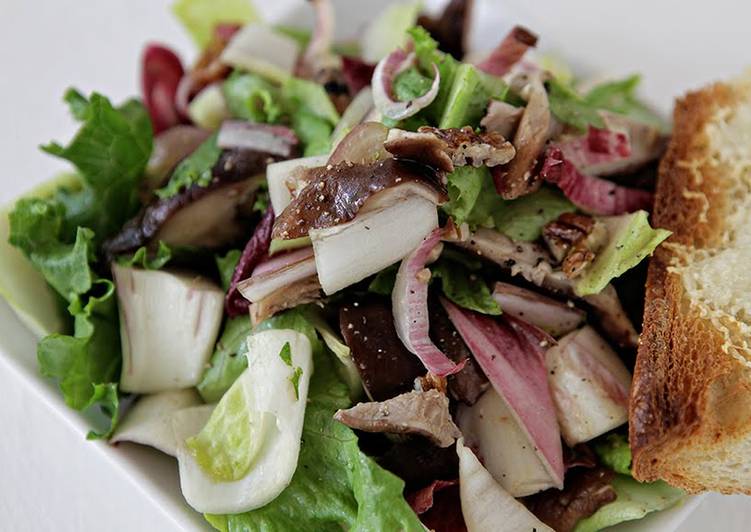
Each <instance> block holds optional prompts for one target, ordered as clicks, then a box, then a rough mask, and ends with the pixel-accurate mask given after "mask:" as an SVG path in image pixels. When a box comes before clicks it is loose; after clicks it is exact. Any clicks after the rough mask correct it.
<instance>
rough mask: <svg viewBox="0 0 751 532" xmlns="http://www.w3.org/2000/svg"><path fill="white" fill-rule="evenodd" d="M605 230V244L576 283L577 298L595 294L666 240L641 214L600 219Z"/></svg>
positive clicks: (645, 214)
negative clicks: (606, 230)
mask: <svg viewBox="0 0 751 532" xmlns="http://www.w3.org/2000/svg"><path fill="white" fill-rule="evenodd" d="M603 221H604V223H605V225H606V226H607V228H608V243H607V244H606V245H605V247H604V248H603V249H602V250H600V251H599V252H598V253H597V257H596V258H595V260H594V262H593V263H592V264H591V265H590V266H589V267H588V268H587V269H586V270H584V273H583V274H582V275H581V277H579V279H577V281H576V284H575V285H574V290H575V291H576V294H577V295H580V296H586V295H589V294H598V293H599V292H600V291H601V290H602V289H603V288H605V287H606V286H607V284H608V283H609V282H610V281H611V280H612V279H615V278H616V277H620V275H621V274H623V273H624V272H626V271H627V270H630V269H631V268H633V267H634V266H636V265H637V264H639V263H640V262H641V261H642V260H643V259H644V258H645V257H647V256H648V255H651V254H652V252H653V251H654V250H655V248H656V247H657V246H659V245H660V243H661V242H662V241H663V240H665V239H666V238H667V237H669V236H670V234H671V233H670V231H667V230H665V229H652V227H650V225H649V221H648V219H647V213H646V212H645V211H636V212H634V213H631V214H623V215H621V216H611V217H608V218H603Z"/></svg>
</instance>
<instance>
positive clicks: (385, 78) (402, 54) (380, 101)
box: [372, 48, 441, 120]
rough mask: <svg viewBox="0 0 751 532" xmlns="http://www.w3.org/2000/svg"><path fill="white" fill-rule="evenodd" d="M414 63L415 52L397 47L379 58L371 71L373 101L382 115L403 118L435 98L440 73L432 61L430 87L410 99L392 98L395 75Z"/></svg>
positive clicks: (394, 118)
mask: <svg viewBox="0 0 751 532" xmlns="http://www.w3.org/2000/svg"><path fill="white" fill-rule="evenodd" d="M414 64H415V54H414V53H413V52H407V51H405V50H402V49H401V48H398V49H396V50H394V51H393V52H391V53H390V54H389V55H387V56H386V57H384V58H383V59H381V60H380V61H379V62H378V64H377V65H376V68H375V71H374V72H373V83H372V85H373V101H374V102H375V106H376V109H378V110H379V111H380V112H381V114H383V116H385V117H388V118H391V119H392V120H403V119H405V118H409V117H410V116H412V115H415V114H417V113H418V112H419V111H420V110H421V109H424V108H425V107H427V106H428V105H430V104H431V103H433V100H435V97H436V96H438V89H439V88H440V84H441V74H440V72H439V71H438V67H437V66H436V65H435V63H433V83H432V84H431V86H430V89H428V91H427V92H426V93H425V94H423V95H422V96H418V97H417V98H414V99H412V100H408V101H406V102H400V101H397V100H395V99H394V95H393V91H392V86H393V84H394V80H395V79H396V76H398V75H399V74H400V73H401V72H404V71H405V70H407V69H408V68H409V67H411V66H412V65H414Z"/></svg>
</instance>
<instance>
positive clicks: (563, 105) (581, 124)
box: [547, 78, 605, 131]
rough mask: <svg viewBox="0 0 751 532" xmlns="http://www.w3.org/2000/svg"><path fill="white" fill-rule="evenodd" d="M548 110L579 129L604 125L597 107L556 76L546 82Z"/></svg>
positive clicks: (565, 122) (584, 129)
mask: <svg viewBox="0 0 751 532" xmlns="http://www.w3.org/2000/svg"><path fill="white" fill-rule="evenodd" d="M547 86H548V101H549V102H550V111H551V112H552V113H553V115H555V117H556V118H557V119H558V120H560V121H561V122H563V123H564V124H569V125H571V126H573V127H575V128H576V129H578V130H579V131H586V130H587V128H588V127H589V126H594V127H598V128H604V127H605V121H604V120H603V119H602V116H600V113H599V112H598V109H597V108H596V107H594V106H593V105H591V104H590V103H588V102H587V101H585V100H584V98H582V97H581V96H580V95H579V94H578V93H577V92H576V91H575V90H574V89H573V88H572V87H570V86H568V85H565V84H564V83H562V82H561V81H559V80H558V79H556V78H553V79H551V80H550V81H548V83H547Z"/></svg>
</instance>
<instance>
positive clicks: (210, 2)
mask: <svg viewBox="0 0 751 532" xmlns="http://www.w3.org/2000/svg"><path fill="white" fill-rule="evenodd" d="M172 11H173V13H174V14H175V16H177V18H178V19H180V22H182V23H183V25H184V26H185V29H186V30H188V33H189V34H190V36H191V37H192V38H193V40H194V41H195V43H196V44H197V45H198V47H199V48H201V49H203V48H204V47H205V46H206V45H207V44H208V43H209V41H210V40H211V36H212V34H213V33H214V26H216V25H217V24H220V23H237V24H247V23H248V22H255V21H257V20H258V14H257V13H256V10H255V8H254V7H253V4H252V2H251V1H250V0H177V1H176V2H175V3H174V4H173V5H172Z"/></svg>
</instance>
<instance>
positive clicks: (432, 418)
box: [334, 390, 461, 447]
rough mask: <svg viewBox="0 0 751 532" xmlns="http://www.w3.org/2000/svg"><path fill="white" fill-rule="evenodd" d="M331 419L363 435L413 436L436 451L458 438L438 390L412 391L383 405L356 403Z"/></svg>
mask: <svg viewBox="0 0 751 532" xmlns="http://www.w3.org/2000/svg"><path fill="white" fill-rule="evenodd" d="M334 419H336V420H337V421H340V422H341V423H344V424H345V425H347V426H348V427H350V428H353V429H357V430H363V431H365V432H386V433H390V434H416V435H419V436H424V437H426V438H428V439H429V440H430V441H432V442H433V443H435V444H436V445H438V446H439V447H448V446H449V445H451V444H452V443H454V441H456V438H458V437H460V436H461V433H460V432H459V429H458V428H457V426H456V425H454V422H453V421H452V419H451V414H450V413H449V399H448V397H446V396H445V395H444V394H442V393H441V392H439V391H437V390H429V391H427V392H418V391H411V392H408V393H403V394H401V395H398V396H396V397H392V398H391V399H387V400H385V401H382V402H371V403H358V404H356V405H355V406H353V407H352V408H348V409H347V410H339V411H337V413H336V414H335V415H334Z"/></svg>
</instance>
